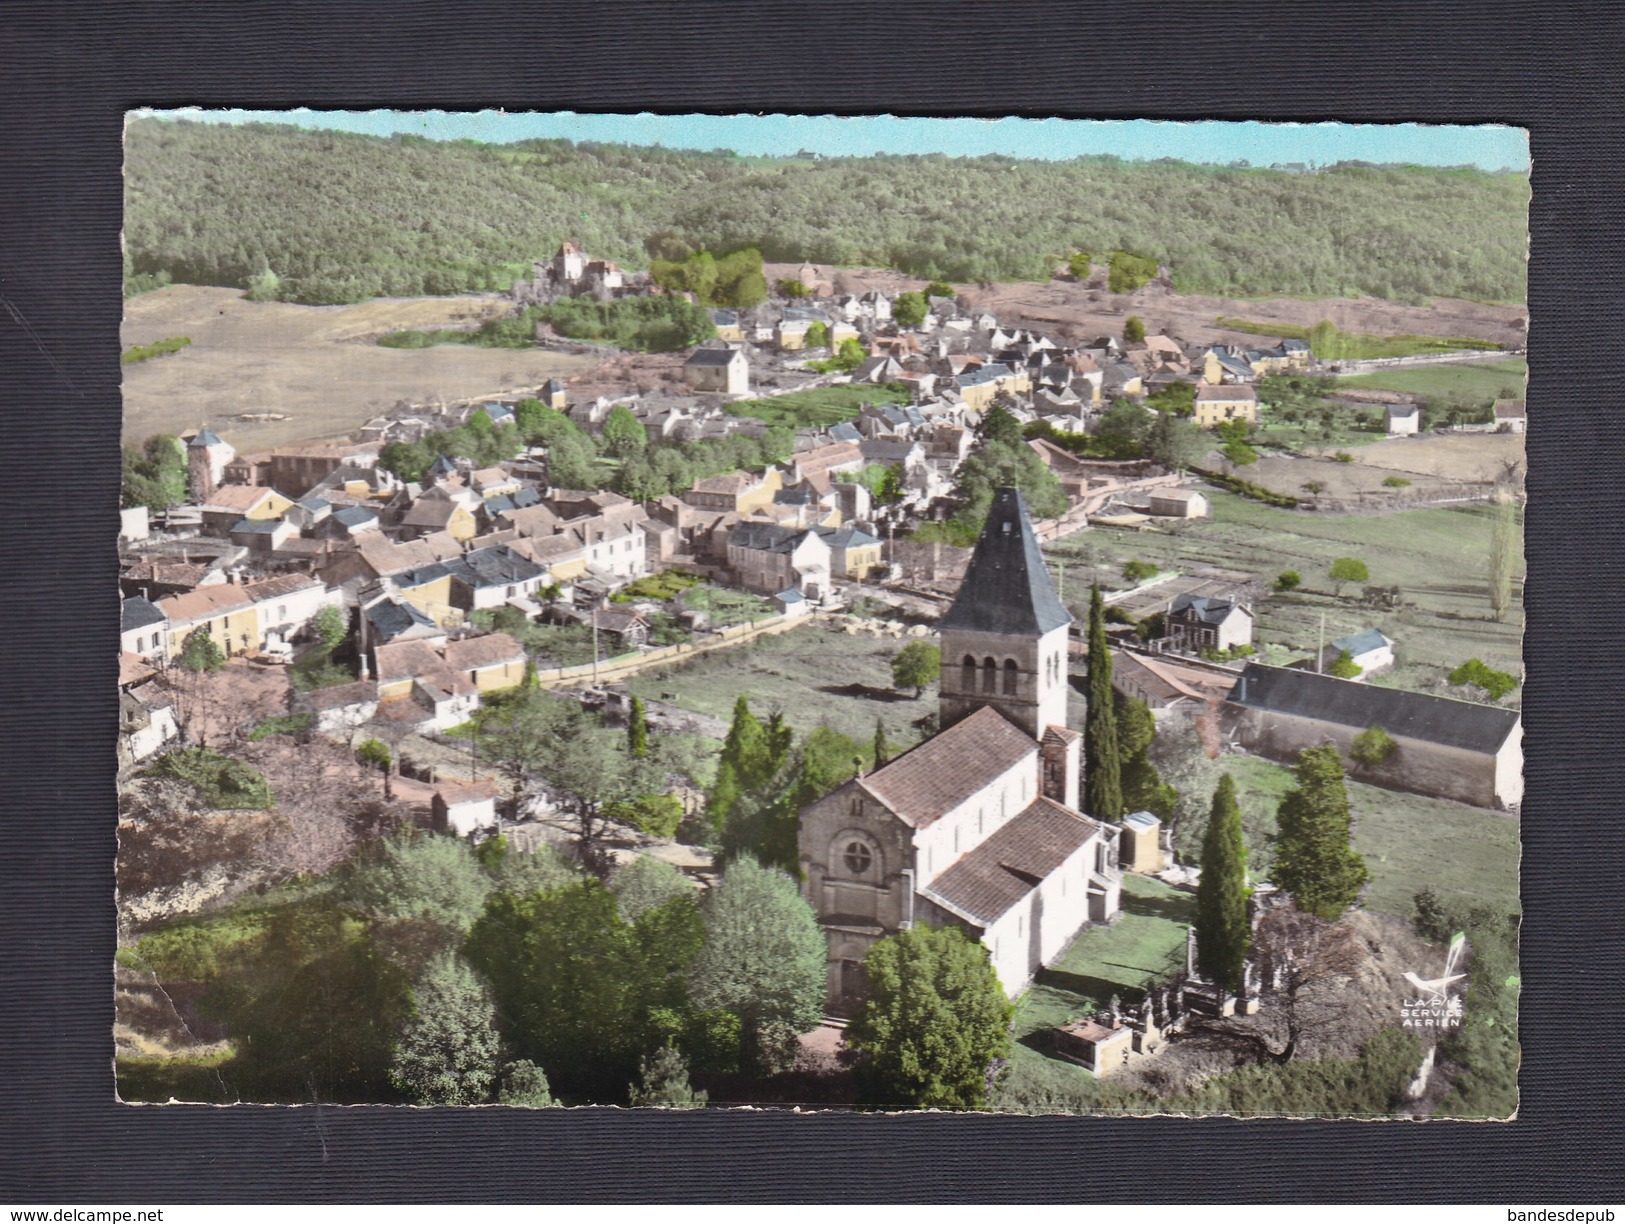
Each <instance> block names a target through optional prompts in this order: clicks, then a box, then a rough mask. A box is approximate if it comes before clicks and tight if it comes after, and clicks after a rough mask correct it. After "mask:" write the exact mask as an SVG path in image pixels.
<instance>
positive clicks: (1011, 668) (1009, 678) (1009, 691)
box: [1004, 659, 1017, 697]
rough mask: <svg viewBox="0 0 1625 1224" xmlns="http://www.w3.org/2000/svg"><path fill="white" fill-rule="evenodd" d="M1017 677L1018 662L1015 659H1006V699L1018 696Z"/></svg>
mask: <svg viewBox="0 0 1625 1224" xmlns="http://www.w3.org/2000/svg"><path fill="white" fill-rule="evenodd" d="M1016 675H1017V671H1016V661H1015V660H1014V659H1006V660H1005V661H1004V695H1005V696H1006V697H1014V696H1015V695H1016V684H1017V680H1016Z"/></svg>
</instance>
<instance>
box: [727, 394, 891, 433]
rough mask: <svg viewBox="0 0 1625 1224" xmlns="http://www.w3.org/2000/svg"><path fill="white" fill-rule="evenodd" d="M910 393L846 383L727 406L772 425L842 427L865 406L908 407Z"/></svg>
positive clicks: (737, 414) (735, 412)
mask: <svg viewBox="0 0 1625 1224" xmlns="http://www.w3.org/2000/svg"><path fill="white" fill-rule="evenodd" d="M908 402H909V393H908V392H907V391H896V390H893V389H891V388H890V387H884V386H881V387H877V386H874V385H872V384H870V383H846V384H843V385H842V386H839V387H819V388H817V389H816V390H813V391H794V392H791V393H790V394H789V395H780V396H775V397H774V398H773V399H754V400H741V401H739V402H738V403H735V404H729V405H728V411H729V412H731V413H733V414H734V415H735V416H742V417H755V418H757V419H758V420H762V421H766V422H767V423H768V424H769V425H787V426H789V427H790V428H791V429H808V428H812V427H816V426H825V425H839V424H840V423H841V422H842V421H850V420H852V419H853V418H854V417H856V416H857V415H858V410H859V409H860V408H862V406H863V405H864V404H906V403H908Z"/></svg>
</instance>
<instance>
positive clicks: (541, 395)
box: [536, 378, 570, 412]
mask: <svg viewBox="0 0 1625 1224" xmlns="http://www.w3.org/2000/svg"><path fill="white" fill-rule="evenodd" d="M536 398H537V399H539V400H540V401H541V402H542V406H543V407H544V408H553V409H556V410H557V411H559V412H563V411H564V410H565V409H566V408H568V407H569V406H570V393H569V391H568V390H567V389H566V388H565V386H564V384H563V383H561V382H560V381H559V380H558V379H556V378H550V379H548V380H547V381H546V382H545V383H543V384H542V385H541V386H540V387H539V388H538V389H537V391H536Z"/></svg>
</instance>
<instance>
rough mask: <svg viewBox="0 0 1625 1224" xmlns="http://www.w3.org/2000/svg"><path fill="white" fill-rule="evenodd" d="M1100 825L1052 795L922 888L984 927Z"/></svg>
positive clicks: (1037, 883) (1069, 856) (1005, 826)
mask: <svg viewBox="0 0 1625 1224" xmlns="http://www.w3.org/2000/svg"><path fill="white" fill-rule="evenodd" d="M1099 829H1100V826H1099V825H1098V824H1096V823H1095V822H1094V821H1092V820H1090V819H1089V818H1088V817H1087V816H1083V815H1080V814H1079V813H1077V812H1074V811H1072V809H1070V808H1068V807H1064V806H1063V805H1061V804H1059V803H1056V802H1055V800H1053V799H1045V798H1039V799H1035V800H1033V802H1032V803H1031V804H1030V805H1028V807H1027V809H1026V810H1025V811H1023V812H1022V813H1021V814H1020V815H1018V816H1017V817H1016V818H1015V819H1014V820H1011V821H1010V822H1009V823H1007V824H1006V825H1004V827H1003V828H1001V829H999V830H998V831H997V832H995V833H994V834H993V835H992V836H991V837H989V838H988V839H987V840H986V841H984V842H983V843H982V844H981V845H980V846H977V847H976V849H974V850H972V851H971V852H970V853H969V854H966V855H964V856H963V857H962V858H960V860H959V861H958V862H956V863H954V864H953V866H951V867H949V868H948V870H946V871H944V872H943V873H942V874H941V875H939V876H938V877H937V878H936V879H935V880H932V881H931V883H930V885H929V886H928V887H927V888H926V889H925V890H924V891H925V894H926V896H928V897H930V898H931V899H932V900H934V901H939V902H941V903H943V904H944V905H945V906H946V907H947V908H948V909H949V910H951V911H953V912H955V913H959V914H963V915H965V916H966V917H967V918H969V919H970V920H971V921H973V922H977V923H980V924H981V925H983V926H987V925H990V924H991V923H993V922H996V921H997V920H998V919H999V917H1000V916H1001V915H1003V914H1004V913H1005V912H1007V911H1008V910H1009V909H1010V907H1011V906H1012V905H1015V904H1016V903H1017V902H1018V901H1020V900H1021V899H1022V898H1023V897H1025V896H1026V895H1027V894H1028V893H1030V892H1032V890H1033V889H1035V888H1037V887H1038V886H1039V884H1041V883H1042V882H1043V881H1044V879H1045V878H1046V877H1047V876H1048V875H1049V874H1050V873H1051V872H1053V871H1054V870H1055V869H1056V868H1057V867H1059V866H1060V865H1061V864H1062V863H1064V862H1066V860H1067V859H1069V858H1071V857H1072V855H1074V854H1076V853H1077V851H1078V850H1079V848H1080V847H1082V846H1083V845H1084V843H1085V842H1087V841H1088V840H1089V839H1090V838H1091V837H1093V836H1094V835H1095V833H1096V832H1098V831H1099Z"/></svg>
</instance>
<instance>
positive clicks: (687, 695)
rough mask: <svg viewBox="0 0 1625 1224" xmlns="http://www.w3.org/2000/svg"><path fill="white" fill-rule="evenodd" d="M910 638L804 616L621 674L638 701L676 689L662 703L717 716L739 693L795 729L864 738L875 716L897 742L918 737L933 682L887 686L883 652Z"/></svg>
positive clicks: (931, 707) (932, 704)
mask: <svg viewBox="0 0 1625 1224" xmlns="http://www.w3.org/2000/svg"><path fill="white" fill-rule="evenodd" d="M908 640H911V639H896V638H889V637H888V638H872V637H866V636H855V635H848V634H845V633H842V632H840V630H838V629H832V628H830V627H828V626H826V625H821V624H808V625H805V626H802V627H800V628H797V629H793V630H791V631H790V632H788V633H780V634H774V635H772V636H768V637H761V638H756V639H755V640H753V641H750V642H746V643H743V644H741V645H739V646H733V647H729V648H728V649H726V650H716V651H712V652H710V653H709V654H703V655H700V656H699V657H697V658H695V659H694V660H692V661H691V662H688V663H684V664H681V665H680V666H676V667H663V668H659V669H657V670H654V671H648V672H643V673H641V674H639V675H637V676H634V677H632V678H631V679H630V680H628V681H627V686H628V688H629V689H630V690H631V692H632V693H633V694H635V695H636V696H638V697H641V698H643V699H644V700H645V701H651V700H663V698H661V694H662V693H675V694H677V697H676V700H675V701H672V702H670V704H673V705H677V706H681V707H682V708H683V709H685V710H692V711H694V712H695V713H696V714H708V715H710V716H711V717H713V718H720V719H722V720H723V721H724V722H726V721H727V720H728V718H729V717H730V716H731V714H732V713H733V707H734V701H735V700H736V699H737V698H738V697H739V695H740V694H741V693H744V694H745V695H746V696H748V697H749V698H750V703H751V709H752V710H753V711H755V712H756V714H757V715H758V716H759V717H764V718H765V717H766V716H767V715H768V714H770V713H772V712H774V711H775V710H777V711H779V712H780V713H782V714H783V715H784V717H785V719H786V721H788V722H789V723H790V725H791V726H792V727H794V728H795V729H796V730H797V731H800V732H806V731H810V730H812V728H814V727H816V726H820V725H822V726H826V727H829V728H830V729H831V730H834V731H839V732H841V733H842V734H844V735H849V736H851V737H852V738H853V739H856V740H858V741H859V742H861V743H868V742H869V740H870V739H871V738H872V737H873V735H874V732H875V720H876V719H877V718H878V719H881V720H882V721H884V723H885V725H886V735H887V738H889V739H890V740H891V742H892V743H893V744H894V745H896V746H897V747H898V748H902V747H903V746H905V745H912V744H914V743H915V742H916V741H917V740H919V739H920V738H921V734H920V732H919V731H918V730H917V729H916V728H915V727H914V725H913V724H914V722H915V720H917V719H919V718H921V717H922V716H924V715H926V714H929V713H934V712H935V711H936V708H937V695H936V689H935V688H934V687H933V688H928V689H927V690H926V691H925V695H924V696H923V697H922V698H921V699H920V700H918V701H916V700H914V698H913V695H912V693H899V692H897V691H896V690H894V689H893V688H892V683H891V660H892V656H893V655H895V654H896V653H897V652H898V651H899V650H901V649H902V648H903V644H904V642H905V641H908Z"/></svg>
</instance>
